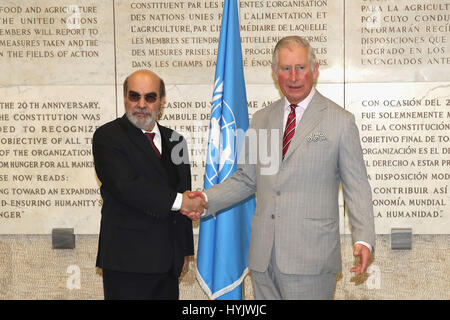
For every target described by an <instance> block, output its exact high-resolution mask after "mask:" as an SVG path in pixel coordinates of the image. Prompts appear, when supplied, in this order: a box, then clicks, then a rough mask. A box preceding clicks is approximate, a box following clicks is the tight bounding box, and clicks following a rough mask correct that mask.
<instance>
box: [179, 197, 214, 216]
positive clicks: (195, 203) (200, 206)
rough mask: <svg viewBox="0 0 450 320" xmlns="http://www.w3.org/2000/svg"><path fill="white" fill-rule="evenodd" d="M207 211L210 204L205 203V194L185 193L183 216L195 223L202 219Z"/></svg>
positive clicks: (182, 204)
mask: <svg viewBox="0 0 450 320" xmlns="http://www.w3.org/2000/svg"><path fill="white" fill-rule="evenodd" d="M205 209H208V203H207V202H206V201H205V196H204V194H203V192H201V191H193V192H191V191H190V190H187V191H185V192H184V193H183V200H182V203H181V209H180V212H181V213H182V214H184V215H185V216H187V217H188V218H189V219H191V220H193V221H195V220H198V219H200V216H201V215H202V213H203V211H204V210H205Z"/></svg>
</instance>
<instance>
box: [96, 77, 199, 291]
mask: <svg viewBox="0 0 450 320" xmlns="http://www.w3.org/2000/svg"><path fill="white" fill-rule="evenodd" d="M123 91H124V104H125V115H123V116H122V117H121V118H118V119H116V120H113V121H111V122H109V123H106V124H104V125H103V126H101V127H100V128H98V129H97V130H96V132H95V133H94V138H93V154H94V162H95V170H96V173H97V176H98V179H99V180H100V182H101V187H100V190H101V195H102V198H103V206H102V212H101V214H102V217H101V225H100V235H99V245H98V255H97V263H96V265H97V267H100V268H101V269H102V274H103V288H104V296H105V299H107V300H110V299H178V298H179V288H178V279H179V276H180V274H181V272H182V270H183V269H184V268H186V267H187V264H188V257H189V256H191V255H193V254H194V244H193V234H192V222H191V221H190V220H189V219H188V218H186V217H185V216H183V215H182V214H180V212H179V210H180V209H183V210H186V211H190V210H200V209H199V208H200V203H199V202H200V201H201V200H197V201H196V202H193V201H192V200H189V201H186V199H187V193H188V191H189V190H190V189H191V172H190V165H189V158H188V150H187V144H186V140H184V139H183V137H182V136H181V135H179V134H178V133H176V132H175V131H173V130H171V129H169V128H167V127H164V126H162V125H160V124H158V123H157V119H158V116H159V114H160V112H161V108H162V106H163V104H164V100H165V87H164V82H163V80H162V79H160V78H159V77H158V76H157V75H156V74H155V73H153V72H151V71H148V70H139V71H136V72H134V73H133V74H131V75H130V76H129V77H128V78H127V79H126V80H125V82H124V85H123ZM184 192H185V193H184ZM183 193H184V194H183ZM187 202H189V206H187V205H186V203H187Z"/></svg>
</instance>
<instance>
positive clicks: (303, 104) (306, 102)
mask: <svg viewBox="0 0 450 320" xmlns="http://www.w3.org/2000/svg"><path fill="white" fill-rule="evenodd" d="M315 93H316V89H315V88H314V87H312V89H311V91H310V92H309V94H308V96H307V97H306V98H305V99H303V100H302V101H300V102H299V103H298V104H297V106H298V107H300V108H302V109H303V110H306V108H307V107H308V105H309V103H310V102H311V100H312V98H313V97H314V94H315ZM290 104H291V103H290V102H289V101H288V99H287V98H286V97H284V106H285V109H286V110H288V111H290V107H289V105H290Z"/></svg>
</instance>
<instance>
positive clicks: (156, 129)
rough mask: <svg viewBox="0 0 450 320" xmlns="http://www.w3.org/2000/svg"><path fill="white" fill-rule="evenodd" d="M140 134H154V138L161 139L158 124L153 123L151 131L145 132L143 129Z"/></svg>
mask: <svg viewBox="0 0 450 320" xmlns="http://www.w3.org/2000/svg"><path fill="white" fill-rule="evenodd" d="M141 130H142V133H146V132H150V133H154V134H155V136H158V137H161V133H160V132H159V128H158V123H156V122H155V125H154V126H153V129H152V131H147V130H144V129H141Z"/></svg>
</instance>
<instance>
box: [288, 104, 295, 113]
mask: <svg viewBox="0 0 450 320" xmlns="http://www.w3.org/2000/svg"><path fill="white" fill-rule="evenodd" d="M289 107H291V111H292V112H294V111H295V108H297V105H296V104H290V105H289Z"/></svg>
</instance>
